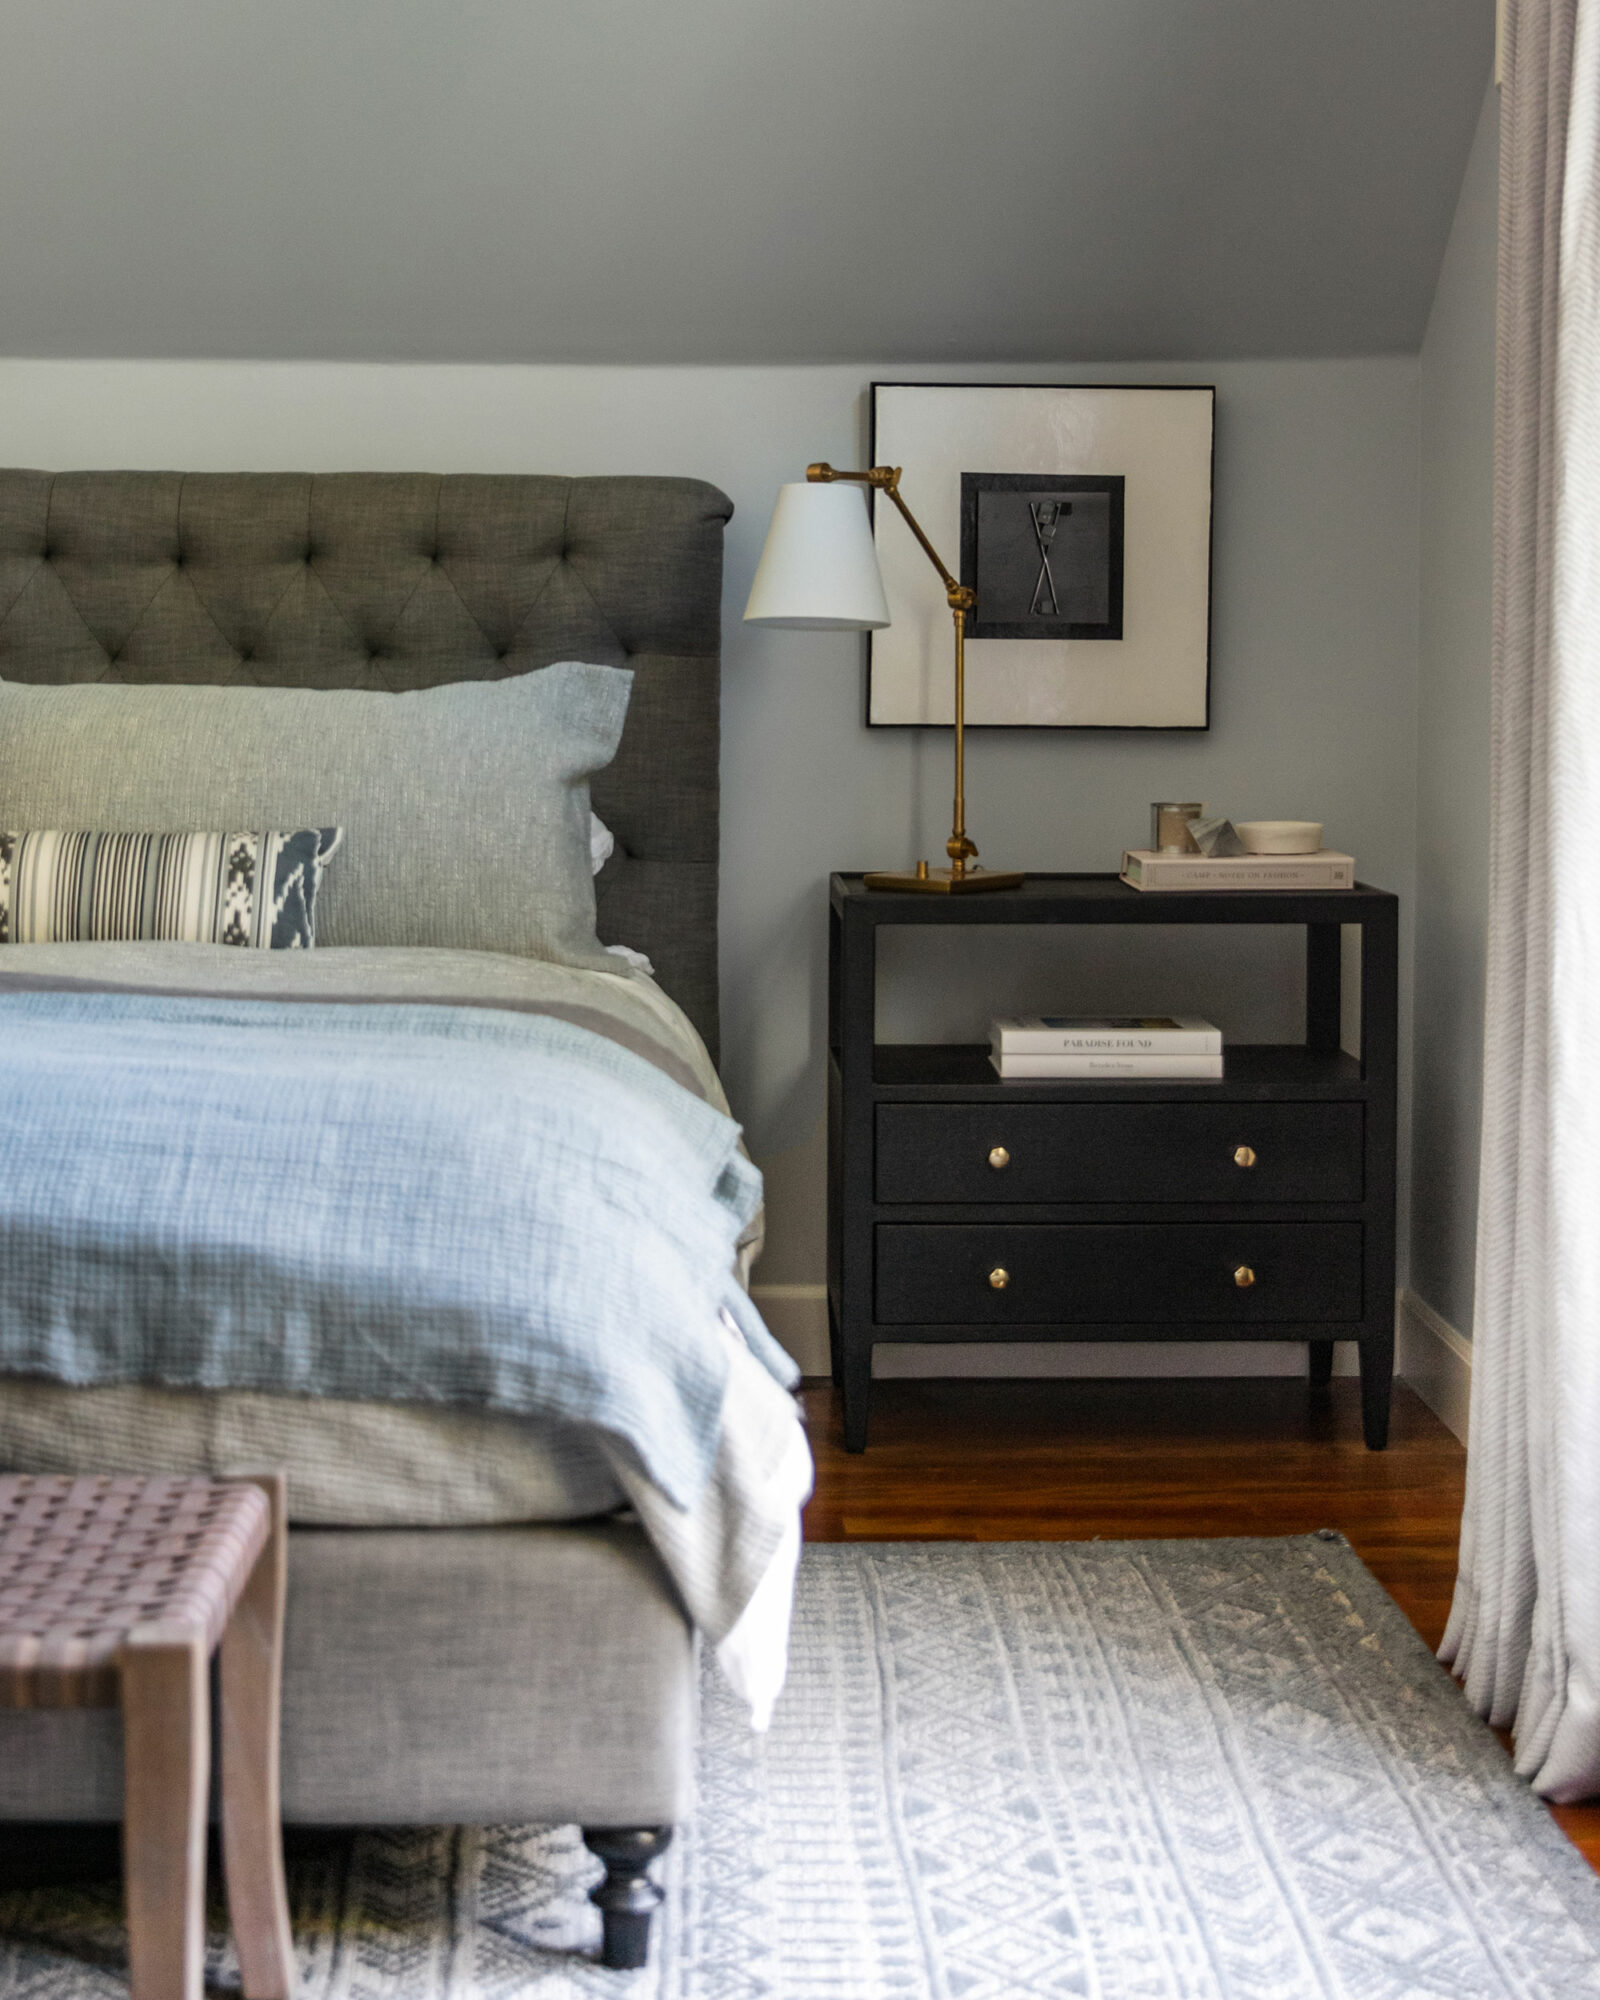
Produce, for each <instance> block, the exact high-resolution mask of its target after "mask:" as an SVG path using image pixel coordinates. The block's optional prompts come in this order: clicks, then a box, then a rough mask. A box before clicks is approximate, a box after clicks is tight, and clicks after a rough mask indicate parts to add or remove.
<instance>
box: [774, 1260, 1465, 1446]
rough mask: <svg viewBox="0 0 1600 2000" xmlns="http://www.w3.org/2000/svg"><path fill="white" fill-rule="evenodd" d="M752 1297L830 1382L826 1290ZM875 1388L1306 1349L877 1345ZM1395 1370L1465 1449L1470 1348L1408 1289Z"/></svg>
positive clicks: (1278, 1355)
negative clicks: (942, 1378) (931, 1379)
mask: <svg viewBox="0 0 1600 2000" xmlns="http://www.w3.org/2000/svg"><path fill="white" fill-rule="evenodd" d="M753 1296H754V1298H755V1302H756V1304H757V1306H759V1307H760V1309H761V1314H762V1317H763V1318H764V1319H765V1320H766V1322H767V1325H768V1326H769V1327H771V1329H772V1331H773V1333H774V1335H775V1336H776V1337H777V1339H778V1340H779V1341H780V1342H781V1344H782V1345H783V1346H784V1347H785V1348H787V1349H788V1351H789V1353H791V1354H792V1355H793V1356H794V1358H795V1360H796V1361H797V1362H798V1363H799V1364H800V1372H801V1373H802V1374H803V1375H810V1376H826V1375H827V1374H828V1373H829V1359H828V1294H827V1290H826V1288H825V1287H824V1286H822V1285H756V1286H755V1287H753ZM1334 1369H1335V1372H1336V1373H1338V1374H1340V1375H1354V1374H1356V1373H1357V1372H1358V1371H1357V1361H1356V1349H1355V1343H1354V1342H1353V1341H1347V1340H1341V1341H1339V1342H1338V1343H1337V1345H1336V1347H1335V1351H1334ZM872 1372H873V1375H874V1376H875V1377H876V1378H878V1379H879V1380H887V1379H892V1378H899V1379H902V1380H903V1379H905V1378H907V1377H912V1376H917V1377H927V1376H939V1375H961V1376H968V1377H983V1376H988V1377H996V1376H1006V1375H1027V1376H1035V1377H1038V1376H1057V1377H1082V1376H1099V1377H1100V1378H1102V1379H1106V1378H1115V1377H1118V1376H1124V1377H1126V1376H1162V1375H1169V1376H1183V1375H1304V1374H1305V1372H1306V1350H1305V1347H1304V1346H1303V1345H1302V1344H1299V1343H1296V1342H1290V1341H1255V1340H1218V1341H1205V1342H1197V1343H1194V1344H1190V1343H1188V1342H1183V1341H1156V1340H1152V1341H1129V1342H1126V1343H1123V1342H1118V1341H1086V1342H1082V1343H1079V1342H1074V1341H1066V1342H1055V1341H1032V1342H1029V1341H1015V1342H1012V1341H1007V1342H1005V1343H1003V1344H994V1345H991V1344H990V1343H988V1342H980V1341H972V1342H956V1343H954V1344H952V1345H950V1346H932V1345H926V1346H910V1345H907V1346H900V1345H898V1344H897V1345H886V1346H883V1347H880V1348H879V1349H878V1351H877V1353H876V1355H875V1356H874V1357H873V1369H872ZM1395 1372H1396V1374H1397V1375H1399V1376H1400V1378H1401V1379H1402V1380H1403V1381H1405V1382H1408V1383H1409V1384H1410V1385H1411V1387H1412V1388H1413V1389H1414V1390H1415V1391H1416V1392H1417V1394H1418V1395H1419V1396H1420V1397H1421V1398H1422V1400H1423V1401H1424V1402H1425V1403H1426V1404H1427V1405H1428V1408H1429V1409H1430V1410H1432V1411H1433V1413H1434V1414H1435V1416H1437V1417H1438V1418H1439V1419H1440V1421H1441V1422H1442V1423H1444V1424H1446V1425H1448V1427H1449V1428H1450V1429H1451V1430H1452V1431H1454V1432H1455V1434H1456V1436H1457V1437H1458V1438H1460V1439H1461V1441H1462V1443H1463V1444H1465V1443H1466V1439H1467V1410H1468V1406H1469V1404H1470V1402H1471V1399H1472V1343H1471V1341H1469V1340H1466V1339H1463V1337H1462V1336H1461V1335H1460V1334H1459V1333H1457V1331H1456V1330H1455V1328H1454V1327H1453V1326H1452V1325H1451V1324H1450V1322H1449V1321H1448V1320H1446V1319H1444V1318H1442V1317H1441V1316H1440V1315H1439V1314H1438V1313H1436V1312H1435V1311H1434V1309H1433V1307H1432V1306H1430V1305H1429V1304H1428V1303H1427V1301H1426V1300H1425V1299H1421V1298H1418V1296H1417V1294H1416V1293H1415V1292H1412V1291H1404V1292H1401V1293H1400V1295H1399V1297H1398V1298H1397V1299H1396V1300H1395Z"/></svg>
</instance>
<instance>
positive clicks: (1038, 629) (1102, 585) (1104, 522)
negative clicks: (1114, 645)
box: [961, 472, 1125, 639]
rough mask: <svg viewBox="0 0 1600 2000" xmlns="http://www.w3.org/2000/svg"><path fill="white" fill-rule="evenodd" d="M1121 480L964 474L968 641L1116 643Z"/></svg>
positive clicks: (1076, 475) (1119, 625) (1119, 602)
mask: <svg viewBox="0 0 1600 2000" xmlns="http://www.w3.org/2000/svg"><path fill="white" fill-rule="evenodd" d="M1124 484H1125V482H1124V480H1123V477H1122V475H1121V474H1120V473H1117V474H1110V473H1106V474H1100V473H1081V474H1080V473H1074V474H1066V473H1061V474H1050V473H1034V472H963V473H962V475H961V581H962V582H963V583H964V584H966V585H967V586H968V587H969V588H970V589H972V590H974V591H976V592H977V596H978V605H977V609H976V610H975V611H974V612H973V613H972V614H971V615H970V616H969V618H968V620H967V631H968V633H969V635H970V636H971V637H972V638H974V639H1120V638H1121V637H1122V499H1123V487H1124Z"/></svg>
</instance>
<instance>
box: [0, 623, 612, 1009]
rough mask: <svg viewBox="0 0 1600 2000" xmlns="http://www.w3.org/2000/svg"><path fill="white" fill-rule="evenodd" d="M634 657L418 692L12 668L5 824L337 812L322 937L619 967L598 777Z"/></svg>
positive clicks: (220, 822) (140, 823) (169, 821)
mask: <svg viewBox="0 0 1600 2000" xmlns="http://www.w3.org/2000/svg"><path fill="white" fill-rule="evenodd" d="M632 682H633V676H632V674H631V673H629V672H627V671H626V670H625V669H623V668H618V667H600V666H588V665H582V664H579V663H578V662H576V661H566V662H563V663H561V664H560V665H557V666H551V667H541V668H538V669H536V670H535V671H534V672H532V673H527V674H519V675H515V676H513V677H512V678H510V679H507V680H501V681H457V682H454V683H452V684H451V685H449V686H447V687H437V688H426V689H423V690H420V691H418V692H416V693H407V694H378V693H372V692H368V691H366V690H359V691H357V690H350V689H341V688H328V689H315V688H310V689H308V688H239V687H191V686H159V687H110V686H105V685H101V684H99V683H94V684H90V685H87V686H85V685H73V686H67V687H35V686H32V685H26V686H25V685H22V684H20V683H18V682H15V681H0V826H22V827H27V826H46V827H48V826H94V827H103V828H106V829H107V830H110V831H116V832H150V833H167V832H172V833H183V832H188V831H190V830H192V829H193V828H195V827H208V826H339V827H343V829H344V843H343V847H342V849H341V852H340V855H339V866H338V867H337V868H335V869H331V870H330V871H329V873H328V877H327V879H326V881H325V882H324V883H323V885H322V889H321V894H320V897H319V900H318V904H317V943H318V944H319V946H320V945H354V944H361V945H445V946H452V947H455V948H456V949H458V950H465V951H507V952H516V953H519V954H521V955H522V956H524V957H529V958H543V959H550V960H553V961H555V962H556V963H558V964H564V965H588V966H594V967H596V968H597V969H599V970H602V971H612V970H615V967H616V960H615V959H613V958H610V957H609V956H608V955H607V954H606V952H605V951H604V950H603V948H602V947H601V944H600V941H599V939H598V938H597V937H596V936H595V928H594V883H593V878H592V876H591V874H590V868H589V777H590V774H591V773H592V772H595V771H598V770H600V769H602V768H603V767H604V766H605V765H606V764H608V763H610V761H611V759H612V757H613V756H614V755H615V753H616V748H617V742H618V739H619V738H620V736H621V734H622V723H623V718H624V716H625V714H626V712H627V706H628V694H629V690H630V688H631V686H632Z"/></svg>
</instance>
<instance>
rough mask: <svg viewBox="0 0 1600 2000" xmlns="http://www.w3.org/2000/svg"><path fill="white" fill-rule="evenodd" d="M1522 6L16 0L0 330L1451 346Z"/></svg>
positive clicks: (198, 349)
mask: <svg viewBox="0 0 1600 2000" xmlns="http://www.w3.org/2000/svg"><path fill="white" fill-rule="evenodd" d="M1493 14H1494V7H1493V0H1288V4H1286V3H1285V0H981V4H979V3H978V0H866V4H863V0H673V4H671V5H664V4H662V0H589V3H588V4H580V5H574V4H572V0H449V3H448V4H442V0H335V4H330V0H271V4H270V5H268V4H262V0H256V4H253V5H243V4H238V0H234V4H218V0H123V4H120V5H108V4H107V0H13V4H12V5H9V6H8V7H7V8H6V10H5V27H6V36H5V60H4V62H3V63H0V270H3V271H4V273H5V284H4V286H3V288H0V352H3V353H8V354H39V355H66V354H99V355H111V356H122V355H158V356H159V355H197V356H208V355H246V356H248V355H266V356H278V357H286V356H323V357H328V356H333V357H339V356H343V357H351V358H358V359H372V358H384V357H387V358H416V359H424V360H546V361H548V360H558V359H579V360H582V361H585V362H594V361H617V360H625V361H635V362H642V361H655V362H660V361H688V362H701V363H703V362H711V361H723V362H727V361H755V362H772V361H782V360H811V361H820V360H851V359H855V358H857V357H860V356H862V355H874V354H891V355H897V356H899V357H901V358H902V359H907V358H918V359H927V360H932V359H943V360H948V361H957V362H969V361H980V360H992V359H995V358H999V357H1007V358H1015V357H1019V356H1020V357H1027V356H1036V355H1040V354H1055V355H1060V354H1117V355H1121V356H1124V357H1126V356H1168V355H1175V354H1177V355H1187V356H1208V355H1259V354H1355V353H1374V352H1383V351H1395V350H1401V349H1404V350H1406V351H1409V352H1412V353H1414V352H1415V351H1416V348H1417V345H1418V342H1419V341H1420V339H1421V335H1422V328H1423V323H1424V320H1425V318H1426V315H1427V310H1428V303H1429V300H1430V298H1431V296H1432V288H1433V279H1434V275H1435V273H1436V271H1437V269H1438V264H1439V257H1440V254H1441V252H1442V250H1443V247H1444V241H1445V234H1446V231H1447V230H1448V228H1449V222H1450V216H1451V213H1452V211H1453V208H1454V205H1455V197H1456V190H1457V188H1458V186H1459V184H1460V179H1461V170H1462V165H1463V163H1464V161H1465V159H1466V154H1467V149H1468V146H1469V144H1470V142H1471V135H1472V127H1473V121H1474V119H1475V117H1476V115H1477V108H1478V101H1479V95H1480V92H1481V88H1482V79H1483V77H1484V75H1485V74H1486V73H1487V70H1488V66H1489V53H1490V42H1491V38H1492V33H1493Z"/></svg>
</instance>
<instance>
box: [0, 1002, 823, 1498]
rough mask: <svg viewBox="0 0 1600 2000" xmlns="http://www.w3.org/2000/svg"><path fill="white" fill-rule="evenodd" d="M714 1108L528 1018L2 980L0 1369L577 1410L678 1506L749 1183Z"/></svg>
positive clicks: (758, 1335)
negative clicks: (52, 987)
mask: <svg viewBox="0 0 1600 2000" xmlns="http://www.w3.org/2000/svg"><path fill="white" fill-rule="evenodd" d="M737 1141H738V1128H737V1126H735V1125H734V1124H732V1123H731V1122H730V1121H729V1120H728V1119H727V1118H725V1117H723V1116H722V1115H721V1113H720V1112H718V1111H716V1110H714V1109H712V1107H711V1106H709V1105H707V1104H704V1103H702V1102H701V1101H700V1100H699V1099H698V1098H696V1097H694V1096H693V1095H692V1094H691V1093H690V1092H688V1091H687V1090H684V1089H683V1088H682V1087H681V1086H680V1085H679V1084H677V1083H675V1082H673V1081H672V1080H671V1079H670V1078H668V1077H667V1076H665V1075H663V1074H662V1073H661V1071H660V1070H659V1069H657V1068H656V1067H654V1066H653V1065H652V1064H651V1063H649V1062H647V1061H645V1060H644V1059H643V1057H641V1056H639V1055H636V1054H634V1053H632V1052H631V1051H630V1050H628V1049H625V1048H622V1047H619V1046H618V1045H617V1044H616V1043H615V1042H612V1041H607V1040H605V1039H603V1038H602V1037H600V1036H598V1035H595V1034H592V1033H589V1032H588V1031H586V1030H585V1029H583V1028H580V1027H577V1026H574V1025H573V1024H572V1023H570V1022H567V1021H563V1020H559V1019H554V1018H551V1017H548V1016H525V1015H520V1014H513V1013H499V1012H491V1011H487V1010H483V1009H478V1008H470V1009H469V1008H458V1007H443V1006H414V1005H397V1006H390V1005H379V1006H371V1007H348V1006H339V1005H319V1004H315V1003H293V1004H285V1003H280V1002H271V1001H260V1000H208V999H174V998H169V997H163V996H158V995H146V994H126V993H123V994H116V993H57V992H44V993H9V994H0V1374H33V1375H45V1376H49V1377H53V1378H54V1379H56V1380H57V1381H62V1382H70V1383H77V1384H84V1383H111V1382H151V1383H161V1384H165V1385H167V1386H169V1387H186V1388H206V1389H257V1390H265V1391H268V1392H273V1393H287V1394H303V1395H316V1396H337V1397H347V1398H352V1399H358V1400H370V1401H381V1402H408V1401H424V1402H440V1403H456V1404H469V1405H474V1406H477V1407H481V1408H488V1409H496V1410H505V1411H512V1412H517V1413H522V1414H538V1415H543V1416H555V1417H560V1418H564V1419H568V1420H570V1421H572V1422H576V1423H581V1424H591V1425H594V1426H596V1427H598V1428H600V1429H602V1430H605V1431H607V1432H609V1433H611V1434H612V1435H613V1436H615V1437H618V1438H621V1439H622V1440H624V1441H625V1442H626V1443H627V1444H628V1445H629V1446H630V1447H631V1449H632V1450H633V1451H634V1452H635V1453H636V1455H637V1456H638V1458H639V1460H640V1462H641V1464H642V1466H643V1467H644V1469H645V1471H646V1472H647V1473H648V1474H649V1476H650V1477H651V1478H652V1479H653V1480H654V1481H655V1483H656V1484H657V1485H658V1486H659V1487H660V1488H661V1489H662V1490H663V1491H664V1492H665V1493H667V1494H668V1495H669V1496H670V1497H671V1498H672V1499H674V1500H675V1501H676V1502H678V1504H680V1505H683V1504H687V1503H688V1502H689V1501H691V1500H692V1499H693V1498H694V1497H695V1495H696V1494H697V1493H698V1491H699V1489H700V1487H701V1485H702V1483H703V1482H704V1480H705V1478H706V1476H707V1474H708V1472H709V1471H710V1468H711V1463H712V1460H713V1458H714V1456H715V1453H716V1448H717V1440H718V1434H719V1423H720V1416H721V1407H722V1396H723V1389H724V1385H725V1382H726V1376H727V1365H728V1362H727V1348H726V1337H725V1335H724V1334H723V1332H722V1330H721V1328H720V1327H719V1325H718V1314H719V1311H720V1309H722V1308H723V1307H726V1308H728V1309H729V1311H731V1312H732V1313H733V1315H734V1317H735V1318H736V1320H737V1321H738V1323H739V1325H740V1327H741V1328H742V1329H743V1331H744V1333H745V1336H746V1338H747V1340H749V1342H750V1344H751V1345H752V1346H753V1347H754V1348H755V1350H756V1351H757V1353H758V1354H760V1356H761V1358H762V1359H763V1360H764V1361H766V1363H767V1365H768V1366H769V1367H770V1368H771V1370H772V1372H773V1373H774V1374H775V1375H777V1376H778V1377H779V1379H780V1380H783V1381H786V1382H787V1381H792V1379H793V1375H794V1371H793V1367H792V1364H791V1363H790V1362H789V1361H788V1359H787V1357H786V1356H784V1355H783V1353H782V1350H781V1349H779V1348H778V1347H777V1345H776V1343H775V1342H773V1340H772V1339H771V1336H770V1335H769V1334H768V1333H767V1332H766V1329H765V1328H764V1327H763V1326H762V1325H761V1322H760V1320H759V1318H758V1316H757V1315H756V1314H755V1312H754V1309H753V1308H752V1307H751V1305H750V1302H749V1300H748V1298H747V1297H746V1296H745V1294H744V1293H743V1292H742V1290H741V1289H740V1288H739V1286H738V1285H737V1284H736V1282H735V1281H734V1279H733V1277H732V1261H733V1255H734V1245H735V1242H736V1239H737V1238H738V1235H739V1232H740V1230H741V1228H742V1227H743V1226H744V1224H745V1223H746V1222H747V1221H748V1220H749V1218H750V1217H751V1215H753V1214H754V1212H755V1209H756V1207H757V1205H758V1203H759V1200H760V1187H761V1182H760V1176H759V1174H758V1173H757V1172H756V1169H755V1168H754V1167H752V1166H751V1165H750V1164H749V1163H748V1161H746V1160H745V1159H744V1158H743V1157H742V1156H741V1155H740V1153H739V1151H738V1146H737Z"/></svg>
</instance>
